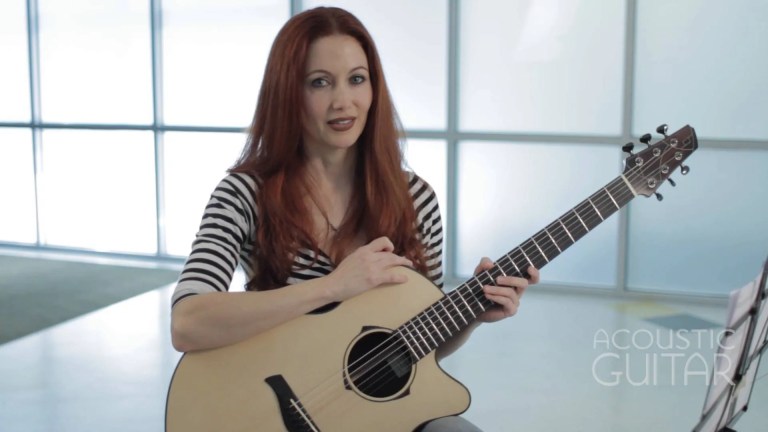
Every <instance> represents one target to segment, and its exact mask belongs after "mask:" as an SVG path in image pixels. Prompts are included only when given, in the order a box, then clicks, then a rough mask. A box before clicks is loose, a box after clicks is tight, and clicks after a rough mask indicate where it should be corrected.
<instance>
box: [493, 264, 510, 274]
mask: <svg viewBox="0 0 768 432" xmlns="http://www.w3.org/2000/svg"><path fill="white" fill-rule="evenodd" d="M494 267H495V268H497V269H499V271H500V272H501V275H502V276H505V277H506V276H507V273H506V272H505V271H504V268H502V267H501V266H500V265H499V264H498V263H496V264H495V265H494Z"/></svg>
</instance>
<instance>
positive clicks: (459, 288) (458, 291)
mask: <svg viewBox="0 0 768 432" xmlns="http://www.w3.org/2000/svg"><path fill="white" fill-rule="evenodd" d="M453 292H455V293H456V294H458V295H459V298H460V299H461V301H463V302H464V304H465V305H467V309H469V313H471V314H472V318H477V315H475V313H474V312H473V311H472V308H471V307H470V306H469V303H467V300H466V299H465V298H464V296H463V295H461V287H458V288H456V289H455V290H453ZM464 322H467V320H464ZM467 324H469V323H468V322H467Z"/></svg>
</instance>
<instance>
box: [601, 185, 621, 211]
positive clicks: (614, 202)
mask: <svg viewBox="0 0 768 432" xmlns="http://www.w3.org/2000/svg"><path fill="white" fill-rule="evenodd" d="M603 190H604V191H605V194H606V195H608V198H610V199H611V201H612V202H613V205H615V206H616V210H618V209H620V208H621V207H620V206H619V204H618V203H617V202H616V200H615V199H613V195H611V193H610V192H608V189H606V188H603Z"/></svg>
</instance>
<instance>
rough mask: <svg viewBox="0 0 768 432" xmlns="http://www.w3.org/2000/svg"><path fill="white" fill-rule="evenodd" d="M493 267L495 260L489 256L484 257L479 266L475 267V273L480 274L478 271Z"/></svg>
mask: <svg viewBox="0 0 768 432" xmlns="http://www.w3.org/2000/svg"><path fill="white" fill-rule="evenodd" d="M492 267H493V261H491V259H490V258H488V257H483V258H482V259H481V260H480V264H478V265H477V267H475V273H474V274H478V273H480V272H481V271H483V270H489V269H491V268H492Z"/></svg>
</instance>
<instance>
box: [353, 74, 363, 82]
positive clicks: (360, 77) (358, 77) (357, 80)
mask: <svg viewBox="0 0 768 432" xmlns="http://www.w3.org/2000/svg"><path fill="white" fill-rule="evenodd" d="M351 81H352V84H362V83H364V82H365V77H364V76H362V75H355V76H353V77H352V79H351Z"/></svg>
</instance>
